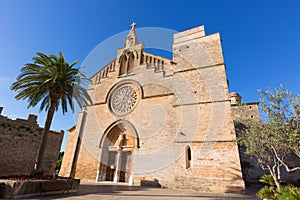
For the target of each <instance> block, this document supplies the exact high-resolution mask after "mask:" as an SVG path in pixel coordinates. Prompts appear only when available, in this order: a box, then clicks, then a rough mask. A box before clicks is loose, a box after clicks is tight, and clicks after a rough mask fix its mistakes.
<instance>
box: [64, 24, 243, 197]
mask: <svg viewBox="0 0 300 200" xmlns="http://www.w3.org/2000/svg"><path fill="white" fill-rule="evenodd" d="M88 91H89V93H90V94H91V97H92V98H93V102H94V105H93V106H88V107H87V108H86V110H85V113H86V116H85V120H84V123H82V122H81V121H82V120H79V121H78V124H77V126H76V130H77V131H78V134H71V135H74V137H78V135H79V137H80V140H81V143H80V145H78V146H79V148H78V149H76V153H75V155H78V156H77V157H76V156H75V159H74V160H75V162H72V163H73V164H72V165H76V166H73V167H72V169H73V172H72V173H73V174H74V176H75V177H76V178H81V179H82V180H84V181H114V182H127V183H129V184H132V185H161V186H166V187H178V188H188V189H198V190H205V191H214V192H216V191H218V192H242V191H243V189H244V182H243V180H242V174H241V166H240V160H239V155H238V149H237V143H236V138H235V131H234V125H233V121H232V118H231V105H230V100H229V97H228V85H227V79H226V72H225V64H224V60H223V54H222V47H221V41H220V35H219V34H218V33H216V34H212V35H205V32H204V26H200V27H197V28H194V29H190V30H187V31H184V32H180V33H177V34H175V35H174V44H173V59H172V60H169V59H166V58H162V57H160V56H156V55H153V54H149V53H146V52H144V45H143V44H142V43H139V42H138V40H137V38H136V35H135V31H134V29H131V31H130V32H129V34H128V36H127V38H126V39H125V42H124V47H123V48H121V49H119V50H118V53H117V57H116V58H115V59H114V60H113V61H112V62H111V63H109V64H108V65H107V66H105V67H104V68H102V69H101V70H100V71H99V72H98V73H96V74H95V75H94V76H93V77H92V78H91V84H90V86H89V90H88ZM76 135H77V136H76ZM71 137H72V136H71ZM70 141H71V140H70ZM66 151H67V149H66ZM73 151H74V145H73ZM70 152H71V150H70ZM66 153H67V152H66ZM71 154H72V153H71ZM69 163H70V162H69ZM63 166H64V163H63ZM68 168H69V169H71V167H70V166H69V167H68ZM61 173H63V172H61ZM72 173H70V174H72Z"/></svg>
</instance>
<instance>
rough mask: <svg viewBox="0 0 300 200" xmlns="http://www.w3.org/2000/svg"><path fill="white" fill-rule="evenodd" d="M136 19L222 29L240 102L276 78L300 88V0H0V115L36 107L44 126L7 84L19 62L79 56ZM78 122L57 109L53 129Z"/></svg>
mask: <svg viewBox="0 0 300 200" xmlns="http://www.w3.org/2000/svg"><path fill="white" fill-rule="evenodd" d="M133 21H135V22H136V23H137V24H138V25H137V27H140V28H141V27H161V28H168V29H172V30H175V31H183V30H186V29H189V28H192V27H196V26H199V25H205V28H206V33H207V34H212V33H215V32H220V33H221V38H222V41H223V42H222V45H223V52H224V58H225V62H226V66H227V78H228V80H229V88H230V91H237V92H239V93H240V94H241V95H242V96H243V100H244V101H245V102H249V101H251V102H252V101H258V100H259V95H258V93H257V89H263V90H266V89H267V88H268V87H270V88H274V87H278V86H279V85H280V84H283V85H284V87H285V88H287V89H289V90H290V91H292V92H293V93H298V94H300V87H299V83H300V79H299V72H300V69H299V65H300V64H299V58H300V1H296V0H294V1H293V0H286V1H277V0H272V1H271V0H270V1H268V0H264V1H259V0H194V1H192V0H191V1H180V0H165V1H162V0H157V1H155V0H151V1H141V0H140V1H134V0H132V1H114V0H110V1H98V0H87V1H82V0H79V1H74V0H72V1H71V0H52V1H47V2H46V1H38V0H26V1H17V0H0V69H1V71H0V106H3V107H4V110H3V112H2V114H3V115H6V116H8V117H11V118H16V117H18V118H27V115H28V114H30V113H33V114H37V115H38V116H39V118H38V122H39V124H40V125H41V126H43V124H44V121H45V113H44V112H41V113H39V112H38V108H31V109H27V102H26V101H16V100H15V99H14V96H15V93H13V92H12V91H10V89H9V88H10V85H11V83H12V82H13V81H14V80H15V79H16V76H17V75H18V74H19V73H20V69H21V68H22V67H23V65H24V64H25V63H28V62H31V59H32V57H33V56H35V54H36V52H38V51H40V52H43V53H45V54H57V53H58V52H59V51H62V52H63V53H64V55H65V58H66V59H67V61H68V62H73V61H75V60H77V59H79V60H81V61H83V60H84V59H85V58H86V56H87V55H88V54H89V53H90V52H91V51H92V50H93V49H94V48H95V47H96V46H97V45H98V44H99V43H101V42H103V41H104V40H106V39H107V38H109V37H111V36H113V35H115V34H118V33H120V32H123V31H128V30H129V29H130V24H131V23H132V22H133ZM122 45H123V43H120V44H119V47H122ZM116 50H117V49H115V50H113V49H110V50H109V51H112V52H111V53H112V54H116ZM99 59H102V60H104V62H105V59H107V58H105V56H104V57H103V58H99ZM108 61H109V60H108ZM108 61H107V62H108ZM79 66H80V65H79ZM100 68H101V66H99V69H100ZM90 75H92V74H90ZM75 121H76V119H75V120H74V117H73V114H72V113H67V114H66V115H65V116H63V115H62V113H61V112H58V113H56V114H55V116H54V121H53V124H52V129H54V130H57V129H63V130H65V131H66V130H67V129H69V128H70V127H72V126H73V125H74V124H75ZM66 135H67V134H66ZM63 148H64V147H63Z"/></svg>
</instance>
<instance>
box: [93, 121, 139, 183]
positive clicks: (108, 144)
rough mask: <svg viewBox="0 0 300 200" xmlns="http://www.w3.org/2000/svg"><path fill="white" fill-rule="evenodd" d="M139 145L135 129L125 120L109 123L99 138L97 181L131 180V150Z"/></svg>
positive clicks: (127, 181)
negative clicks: (99, 150) (99, 155)
mask: <svg viewBox="0 0 300 200" xmlns="http://www.w3.org/2000/svg"><path fill="white" fill-rule="evenodd" d="M138 147H139V139H138V135H137V132H136V129H135V128H134V127H133V125H132V124H131V123H130V122H128V121H125V120H120V121H117V122H115V123H113V124H112V125H110V126H109V127H108V128H107V130H106V131H105V132H104V134H103V137H102V138H101V142H100V148H102V154H101V163H100V170H99V172H100V173H99V178H98V180H99V181H113V182H126V183H129V182H131V180H132V174H131V172H132V161H133V152H134V151H135V149H137V148H138Z"/></svg>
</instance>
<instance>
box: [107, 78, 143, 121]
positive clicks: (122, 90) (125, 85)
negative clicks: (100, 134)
mask: <svg viewBox="0 0 300 200" xmlns="http://www.w3.org/2000/svg"><path fill="white" fill-rule="evenodd" d="M140 96H141V95H140V88H139V86H137V85H136V84H134V83H132V82H121V83H119V84H118V85H117V86H115V87H114V88H113V89H112V92H111V94H110V97H109V107H110V110H111V112H112V113H113V114H115V115H119V116H120V115H127V114H129V113H130V112H132V111H133V110H134V108H135V107H136V106H137V104H138V101H139V99H140Z"/></svg>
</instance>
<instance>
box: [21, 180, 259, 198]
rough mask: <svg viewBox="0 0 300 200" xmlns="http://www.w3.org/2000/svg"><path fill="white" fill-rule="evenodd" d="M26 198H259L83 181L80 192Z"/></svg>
mask: <svg viewBox="0 0 300 200" xmlns="http://www.w3.org/2000/svg"><path fill="white" fill-rule="evenodd" d="M24 199H31V200H37V199H45V200H46V199H68V200H69V199H74V200H81V199H82V200H85V199H86V200H94V199H95V200H96V199H97V200H98V199H101V200H116V199H118V200H120V199H121V200H134V199H145V200H158V199H162V200H173V199H174V200H177V199H184V200H195V199H197V200H198V199H208V200H211V199H225V200H231V199H232V200H235V199H237V200H242V199H257V198H255V192H253V191H252V192H251V195H238V194H228V193H226V194H218V193H204V192H197V191H187V190H179V189H162V188H149V187H137V186H128V185H125V184H112V183H82V184H81V185H80V189H79V192H78V193H70V194H58V195H45V196H38V197H30V198H24Z"/></svg>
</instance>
